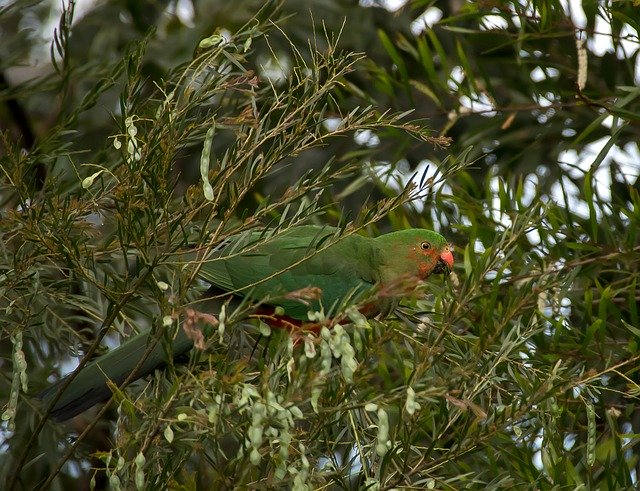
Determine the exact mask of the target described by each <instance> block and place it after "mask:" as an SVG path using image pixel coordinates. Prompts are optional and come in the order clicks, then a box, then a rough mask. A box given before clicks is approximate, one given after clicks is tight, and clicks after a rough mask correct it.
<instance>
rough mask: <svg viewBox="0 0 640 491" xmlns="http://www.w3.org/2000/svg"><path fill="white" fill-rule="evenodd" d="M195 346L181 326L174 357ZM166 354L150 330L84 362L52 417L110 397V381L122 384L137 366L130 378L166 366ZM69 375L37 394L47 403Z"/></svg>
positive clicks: (68, 414) (60, 417)
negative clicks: (90, 360) (143, 359)
mask: <svg viewBox="0 0 640 491" xmlns="http://www.w3.org/2000/svg"><path fill="white" fill-rule="evenodd" d="M150 343H154V346H153V347H152V348H151V351H150V353H149V355H148V356H147V357H146V359H145V361H144V362H143V363H142V364H141V365H140V367H138V369H137V370H136V366H137V365H138V364H139V363H140V359H141V358H142V357H143V355H144V354H145V352H146V351H147V349H148V347H149V345H150ZM192 346H193V341H192V340H191V339H189V338H188V337H187V335H186V334H185V333H184V331H183V330H182V329H180V331H179V332H178V335H177V337H176V339H175V340H174V341H173V345H172V352H171V358H175V357H176V356H179V355H181V354H184V353H186V352H187V351H189V350H190V349H191V347H192ZM167 358H168V355H167V352H166V350H165V349H164V346H163V343H162V341H159V340H157V339H155V338H154V337H152V336H151V333H150V332H144V333H141V334H138V335H137V336H134V337H133V338H131V339H129V340H128V341H126V342H125V343H123V344H122V345H121V346H120V347H118V348H117V349H115V350H112V351H110V352H109V353H107V354H105V355H103V356H101V357H100V358H98V359H96V360H94V361H92V362H90V363H88V364H87V365H85V367H84V368H83V369H82V370H80V372H79V373H78V374H77V375H76V376H75V377H74V379H73V380H72V381H71V383H70V384H69V386H68V387H67V388H66V389H64V391H63V393H62V395H61V396H60V398H59V399H58V401H57V402H56V404H55V406H54V407H53V408H52V410H51V417H52V418H53V419H55V420H56V421H66V420H67V419H70V418H73V417H74V416H76V415H78V414H80V413H81V412H83V411H85V410H86V409H89V408H90V407H91V406H93V405H95V404H97V403H99V402H102V401H104V400H107V399H109V397H111V390H110V389H109V386H108V385H107V381H111V382H113V383H114V384H116V385H118V386H120V385H121V384H122V383H123V382H124V381H125V380H126V379H127V378H129V376H130V374H131V373H132V372H133V371H134V370H135V376H134V377H133V378H131V381H133V380H137V379H138V378H141V377H144V376H145V375H148V374H149V373H151V372H153V371H154V370H155V369H156V368H160V367H162V366H164V365H165V364H166V363H167V362H168V361H169V360H168V359H167ZM68 377H69V375H67V377H64V378H63V379H61V380H60V381H58V382H56V383H55V384H53V385H51V386H50V387H48V388H47V389H45V390H44V391H42V392H41V393H40V394H38V397H39V398H40V399H42V400H43V401H44V402H45V404H48V402H49V401H51V400H52V399H53V398H54V397H55V396H56V394H57V393H58V391H59V390H60V388H61V387H62V385H63V384H64V383H65V382H66V380H67V378H68Z"/></svg>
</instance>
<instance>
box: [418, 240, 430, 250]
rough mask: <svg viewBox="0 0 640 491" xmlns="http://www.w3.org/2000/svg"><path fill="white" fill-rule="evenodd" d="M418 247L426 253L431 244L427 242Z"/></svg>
mask: <svg viewBox="0 0 640 491" xmlns="http://www.w3.org/2000/svg"><path fill="white" fill-rule="evenodd" d="M420 247H422V249H423V250H425V251H428V250H429V249H431V244H430V243H429V242H423V243H421V244H420Z"/></svg>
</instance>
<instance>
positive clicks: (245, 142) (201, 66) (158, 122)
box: [0, 1, 640, 489]
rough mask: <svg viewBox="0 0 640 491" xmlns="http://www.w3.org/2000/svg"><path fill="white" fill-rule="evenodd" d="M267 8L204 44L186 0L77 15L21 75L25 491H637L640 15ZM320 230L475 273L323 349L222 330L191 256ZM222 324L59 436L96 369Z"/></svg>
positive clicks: (364, 323)
mask: <svg viewBox="0 0 640 491" xmlns="http://www.w3.org/2000/svg"><path fill="white" fill-rule="evenodd" d="M362 3H363V4H364V3H365V2H362ZM141 5H142V6H143V7H142V8H141V7H140V6H141ZM246 5H247V6H251V2H247V3H246ZM261 5H262V2H255V5H254V6H253V8H249V7H247V8H246V10H242V9H239V8H237V5H233V3H232V2H213V1H210V2H202V3H198V4H197V5H196V7H197V13H196V15H195V16H194V18H193V20H194V27H191V28H188V27H187V26H186V25H185V24H184V23H181V22H180V20H179V19H180V18H179V17H178V16H176V15H171V14H170V12H174V14H175V10H171V8H172V6H175V5H174V4H173V3H172V2H154V3H151V2H150V3H149V4H148V5H147V4H146V3H143V2H141V3H137V2H123V3H117V2H104V3H101V4H99V5H97V6H95V7H94V8H93V9H91V10H89V11H88V12H86V13H85V14H84V16H82V17H80V18H79V17H78V15H77V14H76V17H75V21H74V4H73V3H71V4H69V5H67V7H66V9H65V11H64V12H63V14H62V16H61V21H60V24H59V26H58V29H57V31H56V36H55V39H54V42H53V50H52V55H53V56H54V63H53V64H52V71H50V72H47V73H46V74H28V76H26V77H25V78H24V79H23V80H22V81H12V82H9V81H8V80H9V79H10V77H7V76H3V79H2V80H0V83H1V84H2V87H0V99H1V100H2V102H3V107H2V108H1V109H0V115H2V121H3V122H2V143H1V145H2V147H1V148H2V155H1V160H0V166H1V169H2V181H0V202H1V203H2V211H1V213H2V215H1V217H0V234H1V235H2V241H1V242H0V246H1V249H0V251H1V253H2V262H1V263H0V309H1V312H2V314H1V315H2V320H3V321H2V324H1V325H2V334H1V335H2V338H1V342H0V353H1V356H2V360H3V363H2V364H1V365H0V369H1V370H2V374H3V377H2V383H0V394H1V395H2V400H3V402H4V403H5V404H4V409H3V420H4V425H3V427H2V440H3V443H2V446H1V447H0V451H1V452H2V455H3V456H2V459H0V473H1V474H2V479H3V482H5V481H6V483H7V486H6V487H7V488H12V487H22V488H27V489H32V488H37V487H43V488H53V489H66V488H67V487H69V486H72V485H73V486H79V485H81V484H83V483H84V485H91V486H93V487H95V488H98V489H103V488H107V487H109V488H111V489H125V488H126V489H129V488H134V487H136V488H144V489H156V488H160V489H165V488H170V489H196V488H204V489H210V488H218V487H225V488H231V487H236V486H238V487H248V488H252V489H253V488H274V487H285V488H295V489H305V488H317V487H322V486H334V487H336V488H337V489H342V488H355V487H362V488H363V489H364V488H366V489H386V488H392V487H396V488H397V487H415V488H427V489H459V488H469V489H500V488H518V489H552V488H568V489H574V488H577V487H580V486H582V487H584V488H598V489H620V488H627V487H631V486H632V485H633V483H634V482H635V479H636V476H637V474H636V473H637V466H638V457H637V455H638V452H637V449H636V443H637V437H636V434H637V433H638V425H640V420H639V412H638V411H637V409H636V407H635V404H636V403H637V399H638V394H639V390H638V384H637V377H636V373H635V372H636V365H637V364H638V359H639V357H640V355H639V351H638V350H639V347H638V336H639V335H640V322H639V314H638V303H640V290H639V288H638V284H639V282H640V279H639V271H638V268H639V265H640V241H639V238H638V230H640V193H639V186H640V184H639V182H638V172H639V168H638V164H637V160H636V162H635V166H634V163H633V161H632V159H633V158H634V156H635V158H636V159H637V158H638V155H640V153H639V150H638V144H637V142H638V141H639V140H640V138H639V135H638V120H639V117H640V106H639V105H638V95H639V94H640V89H638V84H637V76H638V75H637V74H635V75H634V70H636V72H637V68H634V62H635V63H636V65H635V66H636V67H637V66H638V63H639V62H638V53H639V52H640V50H638V48H639V47H640V42H639V40H638V37H637V32H638V29H639V27H638V26H640V15H639V13H638V9H637V7H635V8H634V6H633V3H632V2H617V3H614V4H613V5H609V6H606V7H605V6H600V5H599V4H596V3H595V2H584V5H583V8H584V13H585V25H584V29H582V31H580V29H578V28H577V27H576V26H575V22H577V20H576V19H578V17H576V16H575V15H573V16H570V15H569V13H568V12H567V11H566V10H565V9H564V8H563V7H562V5H560V4H559V3H558V2H531V3H525V2H516V3H511V2H509V3H504V2H482V3H465V4H463V5H462V6H459V5H458V3H457V2H451V3H436V4H434V5H437V6H438V7H439V8H440V9H441V13H442V15H443V16H442V18H441V19H440V21H439V22H438V23H437V24H435V25H433V26H431V27H428V28H426V29H424V30H422V31H421V32H420V33H418V34H413V33H412V32H411V29H410V25H411V24H410V21H411V20H413V19H415V18H416V17H417V16H418V15H419V14H420V13H421V12H422V11H423V10H424V9H425V8H427V7H428V8H431V9H432V8H433V6H434V5H432V4H431V3H426V2H421V1H415V2H410V3H408V4H407V5H405V6H404V7H403V8H402V9H401V10H399V11H398V12H397V13H395V14H394V15H390V14H389V13H388V12H387V11H386V10H384V8H382V7H381V6H375V5H374V6H369V7H365V6H363V5H353V6H346V5H344V4H343V3H342V2H333V1H318V2H314V8H313V9H312V14H311V15H310V14H309V12H308V11H307V10H306V7H305V9H301V8H300V7H301V5H302V3H300V5H298V3H297V2H291V3H284V4H282V5H279V6H278V5H275V4H271V3H270V4H267V5H266V6H263V7H262V8H260V6H261ZM0 8H1V9H2V10H0V12H1V17H0V25H1V26H2V28H3V29H4V30H7V29H8V28H9V27H10V26H12V25H13V26H15V25H23V24H21V22H24V19H25V18H26V13H25V12H29V13H30V14H29V15H31V16H34V17H37V16H45V15H46V13H47V8H46V4H45V3H37V4H35V5H32V3H31V2H15V3H13V4H9V5H8V6H3V7H0ZM297 9H300V11H299V12H297ZM433 12H434V10H431V13H433ZM106 19H118V20H114V21H113V22H111V20H110V21H108V22H109V25H108V26H107V25H106V22H107V21H106ZM598 19H605V20H606V23H608V24H609V25H610V28H611V33H612V34H611V35H610V37H609V39H610V40H611V42H612V50H611V51H606V50H604V51H603V50H602V48H599V47H598V46H597V45H595V44H593V43H592V41H593V40H594V39H595V38H596V37H597V36H598V35H600V34H601V32H600V31H601V30H602V29H603V26H604V25H605V24H603V21H602V20H598ZM413 26H414V29H417V26H419V24H413ZM151 27H154V28H153V29H150V28H151ZM576 36H578V38H582V37H586V38H588V39H589V42H588V43H587V44H585V45H584V46H582V45H581V44H580V43H578V45H576V42H575V39H576ZM123 40H124V42H123ZM34 44H35V41H34V38H33V36H30V35H29V34H28V32H26V31H25V30H20V31H18V32H15V35H13V36H11V37H10V39H9V41H7V43H6V45H5V46H4V47H3V48H0V49H1V50H2V51H1V52H2V54H1V56H0V62H1V68H2V72H3V73H4V74H5V75H8V74H13V76H16V75H15V73H16V71H15V67H16V66H17V65H18V64H20V63H21V61H22V60H24V59H26V57H27V56H28V49H29V47H30V46H33V45H34ZM12 70H13V71H12ZM634 77H636V78H635V79H634ZM408 109H412V110H413V112H411V113H408V112H407V111H408ZM425 121H426V122H425ZM629 161H631V163H629ZM427 164H428V165H427ZM303 222H304V223H319V224H322V223H330V224H332V225H339V226H341V227H342V228H343V229H344V233H345V234H349V233H365V234H376V233H380V232H381V231H385V230H389V229H399V228H405V227H409V226H420V227H426V228H435V229H437V230H439V231H441V232H442V233H444V234H445V235H447V236H449V237H450V238H451V240H452V241H453V242H454V243H455V245H456V253H455V256H456V261H457V263H456V268H455V272H454V274H452V275H451V276H450V278H448V279H447V280H445V281H443V280H438V279H430V280H429V281H428V282H427V284H426V285H424V286H421V287H420V289H419V290H418V291H417V293H416V295H414V297H413V298H409V299H407V301H406V302H405V303H404V305H403V306H402V308H401V309H400V310H399V311H398V312H397V315H395V316H393V317H391V318H387V319H368V320H367V319H364V318H363V317H362V316H361V315H359V313H358V311H357V310H356V309H354V308H353V307H352V308H348V309H347V310H346V311H345V312H344V315H346V316H348V318H350V319H351V321H352V323H350V324H348V325H345V326H341V325H336V326H334V327H333V329H331V330H325V331H323V332H322V333H321V335H320V336H319V337H314V336H312V335H310V334H309V335H307V334H305V335H302V336H299V337H295V338H294V337H292V336H290V335H289V334H288V333H286V332H281V331H278V330H275V329H269V328H268V326H265V325H253V324H248V323H246V322H242V319H241V317H242V310H237V311H231V310H230V311H225V312H224V313H221V312H219V311H215V312H209V311H207V305H206V303H203V302H201V300H200V299H201V296H202V293H203V292H204V291H205V290H206V285H204V284H202V282H201V281H200V280H198V279H197V272H198V266H199V265H198V261H197V260H193V259H185V258H191V256H190V255H189V253H188V252H187V254H186V255H184V253H185V251H193V250H205V249H206V248H207V247H209V246H211V245H214V244H216V243H217V242H219V241H220V240H222V239H224V237H225V236H227V235H229V234H231V233H234V232H237V231H241V230H245V229H247V228H249V227H255V226H257V225H260V224H262V225H270V226H272V227H273V226H277V227H281V228H282V229H286V228H287V227H290V226H295V225H296V224H298V223H303ZM176 257H178V258H179V259H176ZM190 308H194V309H196V311H198V312H201V313H202V314H206V313H211V314H215V315H217V316H218V317H219V318H221V317H222V319H224V322H223V323H222V327H219V328H216V329H214V332H209V333H208V334H209V336H208V337H207V342H206V347H205V349H204V350H194V353H193V354H192V355H191V356H190V358H189V359H188V360H181V361H185V362H187V363H186V364H178V363H176V364H175V365H172V366H169V367H167V369H166V370H163V371H157V372H156V373H155V374H154V375H153V376H152V377H149V378H147V379H146V380H144V381H142V382H141V383H138V384H134V385H133V386H131V387H130V388H127V389H126V390H120V389H119V388H117V387H114V397H113V399H114V402H113V403H112V404H111V406H110V407H111V408H118V411H117V412H115V411H111V412H110V411H109V409H108V407H107V406H105V407H104V408H97V409H94V410H92V411H88V412H87V413H86V414H85V415H83V416H81V417H78V418H76V419H75V420H73V421H72V422H70V423H66V424H57V423H53V422H51V421H49V420H48V419H47V418H46V412H47V408H45V407H43V406H42V403H41V401H39V400H38V398H37V397H35V394H37V392H38V391H39V390H40V389H42V388H44V387H45V386H46V385H47V380H49V381H50V380H51V379H52V378H51V377H49V376H50V374H52V373H58V372H59V371H60V370H61V369H63V367H64V366H66V365H68V364H69V363H70V360H71V359H72V358H71V357H73V358H78V359H79V362H80V366H82V365H84V364H86V362H87V361H88V360H89V359H91V358H92V357H93V356H95V355H97V354H99V353H100V352H102V351H103V350H105V349H106V347H105V345H110V346H113V345H114V344H115V342H116V340H117V339H118V338H123V339H124V338H126V337H128V336H130V335H131V334H132V333H135V332H137V331H139V330H142V329H154V330H155V332H156V333H157V334H158V336H159V337H160V338H162V339H163V342H164V343H170V342H171V337H172V333H175V332H176V330H177V329H181V328H182V324H181V323H182V322H183V321H184V319H185V316H186V315H187V312H188V309H190ZM312 314H313V315H321V313H312ZM201 319H202V321H201V322H200V327H201V328H203V329H205V331H207V332H208V331H211V329H209V328H208V327H209V326H208V325H207V322H206V321H207V317H206V315H202V316H201ZM167 346H168V344H167ZM48 377H49V379H48ZM87 483H88V484H87Z"/></svg>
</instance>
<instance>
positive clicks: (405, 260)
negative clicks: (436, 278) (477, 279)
mask: <svg viewBox="0 0 640 491" xmlns="http://www.w3.org/2000/svg"><path fill="white" fill-rule="evenodd" d="M376 240H377V241H378V243H379V244H380V246H381V251H382V255H383V256H384V260H383V263H384V264H385V272H384V276H385V277H386V278H383V281H384V280H390V279H392V277H393V276H395V277H400V276H405V275H409V276H414V277H418V278H420V279H425V278H426V277H428V276H429V275H432V274H449V273H450V272H451V270H452V269H453V252H452V246H451V244H450V243H449V241H447V239H445V238H444V237H443V236H442V235H440V234H439V233H437V232H434V231H432V230H425V229H418V228H414V229H408V230H400V231H398V232H392V233H389V234H386V235H381V236H380V237H378V238H377V239H376Z"/></svg>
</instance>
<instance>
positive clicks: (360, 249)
mask: <svg viewBox="0 0 640 491" xmlns="http://www.w3.org/2000/svg"><path fill="white" fill-rule="evenodd" d="M338 232H339V230H338V229H336V228H334V227H314V226H302V227H295V228H291V229H289V230H285V231H282V232H280V233H277V234H275V235H273V236H271V237H266V236H264V235H263V233H260V232H248V233H245V234H241V235H238V236H234V237H231V238H229V239H227V240H226V241H225V242H223V243H222V244H220V245H219V246H218V247H217V248H216V249H214V250H213V251H212V252H211V254H210V256H209V257H208V258H207V259H206V260H205V261H204V262H203V264H202V269H201V270H200V276H201V277H202V279H204V280H205V281H207V282H209V283H211V284H212V285H214V286H216V287H217V288H219V289H221V290H223V291H225V292H231V293H234V294H236V295H240V296H250V297H251V298H252V299H255V300H262V299H265V298H268V299H269V300H268V303H269V304H271V305H276V306H280V307H283V308H284V310H285V313H286V314H287V315H288V316H289V317H292V318H294V319H306V318H307V312H308V311H309V309H312V310H318V309H320V307H321V306H322V307H324V309H325V311H326V312H328V311H330V310H331V309H332V308H333V307H335V306H336V305H337V304H339V303H341V302H342V301H344V300H345V299H346V298H348V297H350V296H352V295H357V294H358V293H361V292H363V291H365V290H367V289H369V288H370V287H371V286H372V285H373V284H375V283H376V282H377V281H378V280H379V274H378V271H377V268H376V267H375V264H376V258H377V247H376V245H375V243H374V241H373V240H372V239H369V238H366V237H361V236H359V235H349V236H346V237H340V236H339V234H338ZM330 244H331V246H330V247H328V246H329V245H330ZM307 287H316V288H319V289H320V290H321V297H320V299H319V300H317V301H314V302H311V304H310V305H305V304H304V303H302V302H301V301H299V300H291V299H287V298H286V296H287V294H288V293H291V292H296V291H298V290H302V289H304V288H307Z"/></svg>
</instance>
